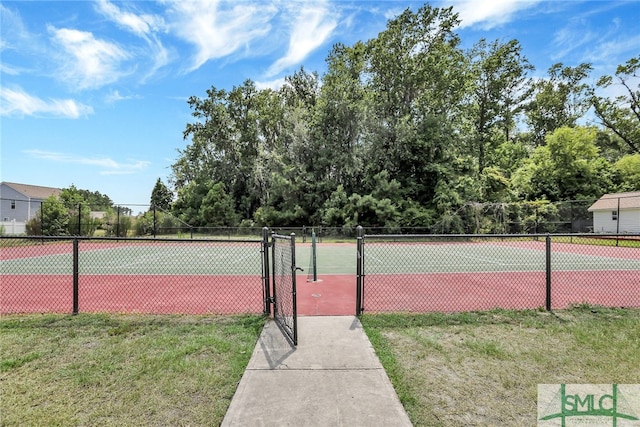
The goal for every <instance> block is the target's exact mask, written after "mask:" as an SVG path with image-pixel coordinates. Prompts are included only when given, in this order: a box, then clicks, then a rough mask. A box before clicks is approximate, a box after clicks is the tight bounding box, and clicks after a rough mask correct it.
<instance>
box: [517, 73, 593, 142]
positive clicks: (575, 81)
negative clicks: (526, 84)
mask: <svg viewBox="0 0 640 427" xmlns="http://www.w3.org/2000/svg"><path fill="white" fill-rule="evenodd" d="M591 70H592V67H591V64H586V63H583V64H580V65H578V66H577V67H565V66H564V65H563V64H562V63H557V64H554V65H552V66H551V67H550V68H549V70H548V74H549V77H548V78H546V79H541V80H538V81H537V82H536V83H534V85H533V89H534V94H533V99H532V100H531V101H530V102H529V103H528V104H527V106H526V116H527V123H528V124H529V126H530V128H531V132H532V133H533V136H534V143H535V144H536V145H542V144H544V142H545V136H546V135H547V134H548V133H552V132H553V131H555V130H556V129H558V128H560V127H563V126H569V127H575V126H576V124H577V121H578V119H579V118H581V117H582V116H584V114H585V113H586V112H587V110H588V109H589V107H590V106H591V97H590V89H589V86H588V85H587V84H585V83H582V82H583V81H584V79H586V78H587V77H588V76H589V72H590V71H591Z"/></svg>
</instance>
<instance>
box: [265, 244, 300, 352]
mask: <svg viewBox="0 0 640 427" xmlns="http://www.w3.org/2000/svg"><path fill="white" fill-rule="evenodd" d="M271 249H272V258H271V261H272V274H271V277H272V295H271V302H272V303H273V318H274V319H275V321H276V324H277V325H278V327H279V328H280V329H281V330H282V332H283V333H284V334H285V336H286V337H287V338H288V339H289V340H290V341H291V342H292V343H293V345H298V317H297V307H296V304H297V302H296V271H297V270H298V268H297V267H296V235H295V234H294V233H291V235H290V236H283V235H279V234H272V236H271Z"/></svg>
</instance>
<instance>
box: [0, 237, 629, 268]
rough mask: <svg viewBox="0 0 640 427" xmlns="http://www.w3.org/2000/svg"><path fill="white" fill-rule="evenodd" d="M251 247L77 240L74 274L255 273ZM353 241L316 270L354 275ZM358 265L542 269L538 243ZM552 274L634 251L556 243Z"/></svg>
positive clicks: (610, 262)
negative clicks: (78, 248)
mask: <svg viewBox="0 0 640 427" xmlns="http://www.w3.org/2000/svg"><path fill="white" fill-rule="evenodd" d="M311 248H312V246H311V244H308V243H302V244H301V243H298V244H297V245H296V264H297V267H300V268H302V269H303V270H304V271H303V272H299V273H298V274H311V273H312V272H313V269H312V267H313V260H312V250H311ZM261 249H262V247H261V245H260V243H259V242H256V243H254V244H197V243H196V244H188V243H186V244H183V243H180V244H175V243H171V244H169V243H167V244H163V243H154V244H122V245H114V244H111V243H110V244H108V245H107V244H103V243H86V244H81V245H80V252H79V265H78V269H79V273H80V274H122V275H137V274H141V275H144V274H184V275H189V274H205V275H216V274H224V275H229V274H231V275H256V274H261V268H262V267H261V265H262V264H261V263H262V259H261V257H262V253H261ZM356 263H357V251H356V245H355V244H345V243H337V244H333V243H323V244H317V252H316V267H317V274H355V273H356ZM364 266H365V271H366V272H367V273H368V274H371V273H381V274H384V273H447V272H464V273H469V272H500V271H541V270H544V269H545V266H546V253H545V244H544V242H519V243H518V242H510V243H500V242H497V243H437V244H434V243H419V242H412V243H397V242H395V243H394V242H373V243H366V244H365V245H364ZM551 266H552V269H553V270H556V271H574V270H580V271H592V270H620V271H625V270H626V271H629V270H638V271H640V249H638V248H617V247H599V246H590V245H575V244H556V245H555V247H554V250H553V251H552V253H551ZM0 272H1V273H2V274H35V275H37V274H71V273H72V272H73V256H72V253H71V252H70V247H69V250H68V251H65V252H64V253H50V254H47V253H46V251H45V252H43V251H40V252H39V253H36V254H33V253H31V252H30V251H29V250H27V249H25V250H24V252H23V255H22V256H15V257H13V258H11V259H4V260H3V261H2V264H1V266H0Z"/></svg>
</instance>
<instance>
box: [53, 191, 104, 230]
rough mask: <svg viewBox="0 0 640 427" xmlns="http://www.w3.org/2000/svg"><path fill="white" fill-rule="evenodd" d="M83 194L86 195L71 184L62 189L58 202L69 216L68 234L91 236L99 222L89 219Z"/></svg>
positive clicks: (89, 210) (87, 204)
mask: <svg viewBox="0 0 640 427" xmlns="http://www.w3.org/2000/svg"><path fill="white" fill-rule="evenodd" d="M83 193H84V194H86V192H83V191H82V190H78V189H77V188H76V186H75V185H73V184H72V185H71V187H69V188H63V189H62V192H61V193H60V201H61V202H62V204H63V205H64V207H65V208H67V212H68V215H69V223H68V227H69V230H68V231H69V234H72V235H74V234H75V235H80V236H91V235H92V234H93V233H94V232H95V230H96V228H97V227H98V223H99V221H98V220H94V219H93V218H92V217H91V207H90V206H89V203H88V202H87V200H86V199H85V198H84V195H83Z"/></svg>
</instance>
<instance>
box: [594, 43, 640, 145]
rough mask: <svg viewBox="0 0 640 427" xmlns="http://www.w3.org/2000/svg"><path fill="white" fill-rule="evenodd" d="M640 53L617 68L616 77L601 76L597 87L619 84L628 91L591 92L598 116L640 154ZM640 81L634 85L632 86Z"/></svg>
mask: <svg viewBox="0 0 640 427" xmlns="http://www.w3.org/2000/svg"><path fill="white" fill-rule="evenodd" d="M639 70H640V55H638V56H637V57H635V58H631V59H630V60H628V61H627V62H626V63H625V64H624V65H619V66H618V68H617V69H616V73H615V76H616V80H617V83H614V78H613V77H610V76H604V77H601V78H600V79H599V80H598V83H597V86H598V87H600V88H601V89H608V88H611V87H612V86H614V85H618V86H620V87H622V88H623V90H624V91H625V92H626V93H625V94H624V95H619V96H616V97H615V98H613V99H612V98H609V97H602V96H596V95H595V90H594V91H592V98H591V99H592V102H593V106H594V108H595V113H596V116H597V117H598V118H599V119H600V121H601V123H602V125H603V126H605V127H607V128H608V129H611V131H613V132H614V133H615V134H616V135H618V136H619V137H620V138H621V139H622V140H623V141H624V142H625V143H626V144H627V145H628V146H629V148H630V149H631V150H632V152H635V153H640V80H639V76H638V71H639ZM635 82H638V84H637V86H636V87H635V88H634V87H633V85H634V83H635Z"/></svg>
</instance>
